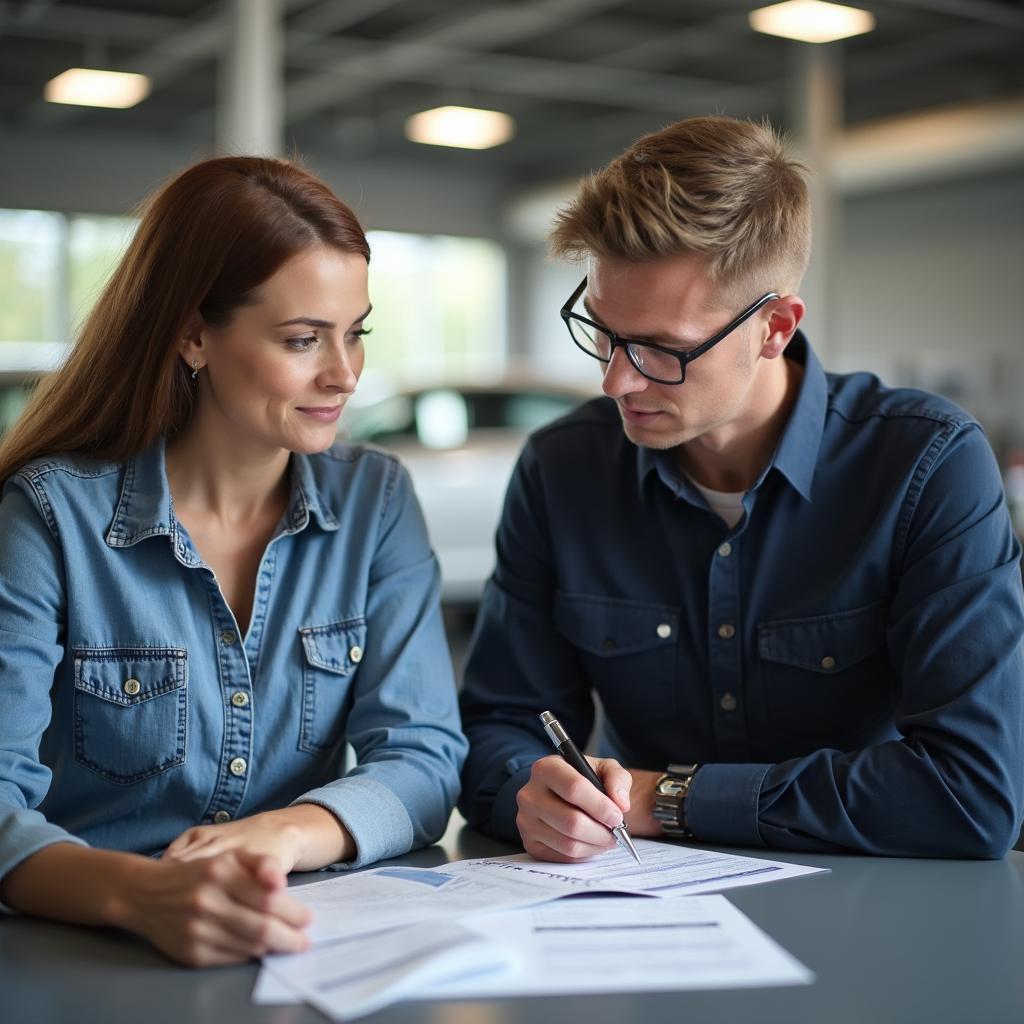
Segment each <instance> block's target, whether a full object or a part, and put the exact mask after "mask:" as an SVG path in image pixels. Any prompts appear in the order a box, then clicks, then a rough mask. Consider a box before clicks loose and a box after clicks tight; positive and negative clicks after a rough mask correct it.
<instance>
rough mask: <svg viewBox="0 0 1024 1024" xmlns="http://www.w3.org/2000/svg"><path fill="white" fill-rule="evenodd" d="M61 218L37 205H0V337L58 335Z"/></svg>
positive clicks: (61, 305) (61, 303)
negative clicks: (7, 207)
mask: <svg viewBox="0 0 1024 1024" xmlns="http://www.w3.org/2000/svg"><path fill="white" fill-rule="evenodd" d="M65 230H66V221H65V219H64V217H62V216H61V215H60V214H59V213H47V212H45V211H43V210H0V341H52V340H54V339H57V338H60V337H62V334H63V327H64V324H63V322H62V321H63V318H64V309H65V306H64V296H63V289H62V287H61V279H62V276H63V249H64V236H65Z"/></svg>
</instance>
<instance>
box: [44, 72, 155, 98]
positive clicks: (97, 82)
mask: <svg viewBox="0 0 1024 1024" xmlns="http://www.w3.org/2000/svg"><path fill="white" fill-rule="evenodd" d="M149 84H150V83H149V79H148V78H147V77H146V76H145V75H132V74H128V73H127V72H123V71H98V70H96V69H95V68H68V70H67V71H65V72H64V73H63V74H60V75H58V76H57V77H56V78H51V79H50V81H48V82H47V83H46V88H45V89H44V90H43V97H44V98H45V99H46V100H48V101H49V102H50V103H74V104H77V105H78V106H81V107H118V108H123V107H134V106H135V104H136V103H139V102H140V101H141V100H144V99H145V98H146V97H147V96H148V95H149Z"/></svg>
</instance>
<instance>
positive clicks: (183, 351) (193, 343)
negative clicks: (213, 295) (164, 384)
mask: <svg viewBox="0 0 1024 1024" xmlns="http://www.w3.org/2000/svg"><path fill="white" fill-rule="evenodd" d="M204 326H205V325H204V324H203V318H202V317H201V316H200V315H199V314H198V313H195V314H194V315H193V316H191V317H189V319H188V323H186V324H185V327H184V330H182V332H181V336H180V337H179V338H178V354H179V355H180V356H181V358H182V359H183V360H184V361H185V364H186V365H187V366H188V368H189V369H190V370H193V371H195V370H197V369H202V368H203V367H204V366H205V365H206V346H205V344H204V343H203V328H204Z"/></svg>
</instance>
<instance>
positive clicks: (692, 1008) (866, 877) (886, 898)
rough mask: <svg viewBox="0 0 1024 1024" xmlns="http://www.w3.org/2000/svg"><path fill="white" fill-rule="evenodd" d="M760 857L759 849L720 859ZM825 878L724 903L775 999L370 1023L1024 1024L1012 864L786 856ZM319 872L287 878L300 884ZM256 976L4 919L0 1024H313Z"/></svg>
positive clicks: (707, 995)
mask: <svg viewBox="0 0 1024 1024" xmlns="http://www.w3.org/2000/svg"><path fill="white" fill-rule="evenodd" d="M508 852H511V848H510V847H506V846H504V845H502V844H500V843H496V842H494V841H493V840H489V839H487V838H485V837H483V836H480V835H477V834H476V833H474V832H472V831H471V830H469V829H468V828H466V827H465V826H464V825H462V823H461V822H460V821H458V820H455V821H453V824H452V826H451V827H450V828H449V830H448V832H447V834H446V835H445V837H444V839H443V840H442V842H441V844H440V845H439V846H433V847H431V848H429V849H427V850H420V851H418V852H416V853H413V854H409V855H408V856H406V857H402V858H398V860H397V862H398V863H405V864H416V865H419V866H423V867H428V866H433V865H437V864H443V863H444V862H445V861H447V860H452V859H458V858H464V857H483V856H491V855H493V854H498V853H508ZM730 852H734V853H740V854H751V853H754V854H755V855H757V851H751V850H731V851H730ZM766 856H769V857H771V858H773V859H776V860H786V861H792V862H795V863H800V864H814V865H817V866H819V867H827V868H831V873H830V874H822V875H813V876H810V877H806V878H796V879H792V880H789V881H781V882H773V883H767V884H764V885H756V886H750V887H748V888H743V889H732V890H729V891H728V892H727V893H726V895H727V898H728V899H729V900H730V901H731V902H732V903H734V904H735V905H736V906H737V907H739V909H740V910H742V911H743V912H744V913H745V914H747V915H748V916H749V917H750V918H751V919H752V920H753V921H754V922H756V923H757V924H758V925H759V926H760V927H761V928H763V929H764V930H765V931H766V932H767V933H768V934H769V935H771V936H772V937H773V938H774V939H776V940H777V941H778V942H779V943H781V944H782V946H784V947H785V948H786V949H787V950H789V952H790V953H792V954H793V955H794V956H796V957H797V958H798V959H799V960H801V961H802V962H803V963H804V964H806V965H807V966H808V967H809V968H810V969H811V970H812V971H814V973H815V974H816V975H817V981H816V982H815V983H814V984H812V985H809V986H807V985H805V986H794V987H786V988H756V989H734V990H709V991H685V992H668V993H622V994H618V995H611V996H562V997H557V998H548V997H545V998H530V999H503V1000H493V1001H465V1002H447V1003H442V1002H437V1003H435V1002H419V1003H404V1004H400V1005H396V1006H391V1007H389V1008H387V1009H385V1010H382V1011H380V1012H379V1013H377V1014H375V1015H374V1016H372V1017H369V1018H366V1020H368V1021H370V1022H372V1024H440V1022H444V1024H525V1022H527V1021H528V1022H529V1024H549V1022H550V1024H565V1021H566V1020H586V1021H587V1022H588V1024H606V1022H607V1024H611V1022H622V1021H634V1020H636V1021H643V1022H644V1024H648V1022H658V1021H665V1022H669V1021H671V1022H673V1024H675V1022H676V1021H679V1020H683V1021H685V1022H686V1024H702V1022H711V1021H714V1022H715V1024H721V1022H723V1021H728V1022H734V1021H743V1020H756V1021H757V1022H758V1024H771V1022H779V1024H800V1022H814V1024H821V1022H823V1021H828V1022H829V1024H847V1022H851V1024H852V1022H865V1021H870V1022H872V1024H875V1022H890V1021H891V1022H899V1024H916V1022H918V1021H927V1022H929V1024H943V1022H950V1024H953V1022H956V1024H963V1022H966V1021H970V1022H972V1024H975V1022H978V1024H981V1022H992V1024H995V1022H1003V1021H1005V1022H1007V1024H1009V1022H1013V1024H1020V1022H1021V1021H1024V853H1011V854H1009V856H1007V857H1006V858H1005V859H1003V860H999V861H941V860H908V859H896V858H877V857H855V856H823V855H813V856H809V855H797V854H783V853H775V852H770V853H767V854H766ZM323 877H324V875H323V874H312V875H300V876H294V877H293V882H294V883H297V884H301V883H302V882H303V881H312V880H315V879H318V878H323ZM257 971H258V966H257V965H256V964H251V965H246V966H243V967H228V968H216V969H210V970H205V971H194V970H189V969H187V968H182V967H177V966H175V965H173V964H171V963H169V962H168V961H166V960H164V959H163V958H162V957H161V956H160V955H159V954H157V953H156V952H155V951H153V950H152V949H150V948H149V947H148V946H147V945H145V944H144V943H143V942H142V941H141V940H137V939H135V938H134V937H132V936H129V935H125V934H122V933H119V932H113V931H103V930H97V929H88V928H75V927H70V926H65V925H58V924H52V923H49V922H45V921H36V920H31V919H28V918H10V919H6V920H3V921H0V1020H2V1021H3V1022H4V1024H64V1022H68V1021H74V1022H75V1024H100V1022H102V1024H110V1022H111V1021H116V1022H121V1021H132V1022H139V1024H164V1022H167V1024H170V1022H174V1024H178V1022H185V1021H188V1022H190V1024H191V1022H197V1024H205V1022H211V1024H213V1022H217V1024H221V1022H231V1024H235V1022H238V1021H243V1020H244V1021H246V1022H254V1024H314V1022H316V1021H320V1022H322V1021H323V1019H324V1018H322V1017H321V1016H320V1015H319V1014H318V1013H317V1012H316V1011H314V1010H313V1009H311V1008H310V1007H307V1006H301V1005H293V1006H253V1005H252V1004H251V1002H250V995H251V991H252V986H253V984H254V982H255V980H256V974H257Z"/></svg>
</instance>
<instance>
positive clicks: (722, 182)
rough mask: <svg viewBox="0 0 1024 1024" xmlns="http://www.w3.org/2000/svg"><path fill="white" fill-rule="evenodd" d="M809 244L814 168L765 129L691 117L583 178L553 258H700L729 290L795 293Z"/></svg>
mask: <svg viewBox="0 0 1024 1024" xmlns="http://www.w3.org/2000/svg"><path fill="white" fill-rule="evenodd" d="M810 248H811V211H810V196H809V190H808V172H807V168H806V167H804V165H803V164H801V163H799V162H798V161H796V160H793V159H792V158H790V157H789V156H788V155H787V153H786V149H785V146H784V144H783V142H782V139H781V138H780V136H779V134H778V133H777V132H776V131H775V130H774V129H773V128H772V127H771V126H770V125H769V124H767V123H764V124H755V123H754V122H752V121H739V120H736V119H735V118H731V117H691V118H687V119H686V120H684V121H678V122H677V123H676V124H673V125H670V126H669V127H668V128H664V129H662V130H661V131H659V132H653V133H652V134H650V135H645V136H644V137H643V138H641V139H638V140H637V141H636V142H635V143H633V145H632V146H630V147H629V149H627V150H626V152H625V153H623V154H622V155H621V156H619V157H616V159H614V160H613V161H612V162H611V163H610V164H608V166H607V167H605V168H604V169H603V170H600V171H598V172H597V173H596V174H593V175H591V176H590V177H588V178H585V179H584V180H583V181H582V182H581V183H580V186H579V190H578V191H577V193H576V196H575V197H574V198H573V200H572V201H571V202H570V203H569V205H568V206H566V207H565V208H564V209H562V210H561V211H560V212H559V214H558V217H557V219H556V222H555V227H554V229H553V231H552V232H551V250H552V253H553V254H554V255H555V256H563V257H568V258H570V259H585V258H588V257H590V256H597V257H598V258H605V259H612V260H624V261H626V262H630V263H645V262H648V261H650V260H655V259H658V258H659V257H663V256H675V255H679V254H683V253H694V254H696V255H697V256H699V257H701V258H702V260H703V261H704V264H705V267H706V269H707V272H708V274H709V276H710V277H711V280H712V281H714V282H715V283H716V284H717V285H718V286H719V288H720V290H721V291H723V292H732V291H733V290H734V289H735V288H736V286H739V287H740V288H748V287H754V290H757V289H758V288H759V289H761V290H763V291H769V290H770V291H778V292H793V291H796V289H797V288H798V287H799V285H800V281H801V279H802V278H803V275H804V271H805V270H806V269H807V261H808V259H809V257H810Z"/></svg>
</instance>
